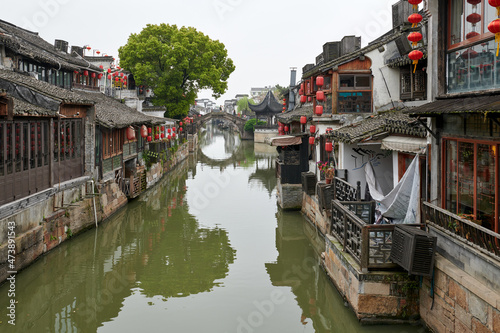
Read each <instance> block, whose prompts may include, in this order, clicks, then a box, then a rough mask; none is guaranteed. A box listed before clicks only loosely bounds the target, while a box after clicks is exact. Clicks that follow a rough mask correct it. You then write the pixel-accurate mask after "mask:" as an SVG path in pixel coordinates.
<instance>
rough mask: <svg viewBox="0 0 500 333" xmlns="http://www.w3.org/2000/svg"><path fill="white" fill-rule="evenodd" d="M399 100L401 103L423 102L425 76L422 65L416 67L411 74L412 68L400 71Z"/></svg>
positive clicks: (425, 83) (424, 96) (425, 84)
mask: <svg viewBox="0 0 500 333" xmlns="http://www.w3.org/2000/svg"><path fill="white" fill-rule="evenodd" d="M400 82H401V86H400V98H401V100H403V101H414V100H424V99H426V98H427V97H426V96H427V94H426V91H427V89H426V87H427V75H426V72H425V71H423V70H422V65H419V66H417V70H416V71H415V73H413V66H411V67H401V69H400Z"/></svg>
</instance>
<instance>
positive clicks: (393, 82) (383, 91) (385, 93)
mask: <svg viewBox="0 0 500 333" xmlns="http://www.w3.org/2000/svg"><path fill="white" fill-rule="evenodd" d="M387 52H389V51H388V48H387V46H385V47H384V51H382V52H380V51H379V50H378V49H375V50H372V51H370V52H368V53H367V54H366V56H367V57H368V58H370V59H371V60H372V67H371V69H372V75H373V109H374V110H375V111H377V110H378V109H379V108H381V107H384V106H388V108H389V109H390V108H391V107H392V104H393V103H392V102H394V106H398V103H399V69H398V68H390V67H387V66H386V65H385V64H384V58H385V54H386V53H387ZM384 77H385V82H384ZM386 83H387V85H386ZM389 105H390V106H391V107H389Z"/></svg>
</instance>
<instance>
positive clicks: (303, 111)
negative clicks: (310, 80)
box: [276, 103, 313, 124]
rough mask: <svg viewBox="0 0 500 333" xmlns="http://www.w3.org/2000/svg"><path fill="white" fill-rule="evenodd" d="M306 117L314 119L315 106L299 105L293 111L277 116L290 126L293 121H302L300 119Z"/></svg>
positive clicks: (310, 104)
mask: <svg viewBox="0 0 500 333" xmlns="http://www.w3.org/2000/svg"><path fill="white" fill-rule="evenodd" d="M302 116H306V117H307V118H312V116H313V104H312V103H309V104H305V105H299V106H297V107H296V108H295V109H293V110H292V111H288V112H285V113H281V114H279V115H277V116H276V118H277V119H278V120H279V121H280V122H282V123H283V124H290V123H291V122H293V121H300V117H302Z"/></svg>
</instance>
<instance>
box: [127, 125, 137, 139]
mask: <svg viewBox="0 0 500 333" xmlns="http://www.w3.org/2000/svg"><path fill="white" fill-rule="evenodd" d="M127 139H128V140H129V141H130V140H135V130H134V128H133V127H132V126H129V127H128V128H127Z"/></svg>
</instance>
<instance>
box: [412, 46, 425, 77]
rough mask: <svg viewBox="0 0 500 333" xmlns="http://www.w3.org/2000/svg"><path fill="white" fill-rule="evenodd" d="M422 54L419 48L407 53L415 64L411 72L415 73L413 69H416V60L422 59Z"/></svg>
mask: <svg viewBox="0 0 500 333" xmlns="http://www.w3.org/2000/svg"><path fill="white" fill-rule="evenodd" d="M423 56H424V54H423V53H422V51H419V50H413V51H411V52H410V53H409V54H408V57H409V58H410V59H411V60H413V64H414V65H415V67H414V68H413V73H415V70H416V69H417V64H418V61H419V60H420V59H422V57H423Z"/></svg>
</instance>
